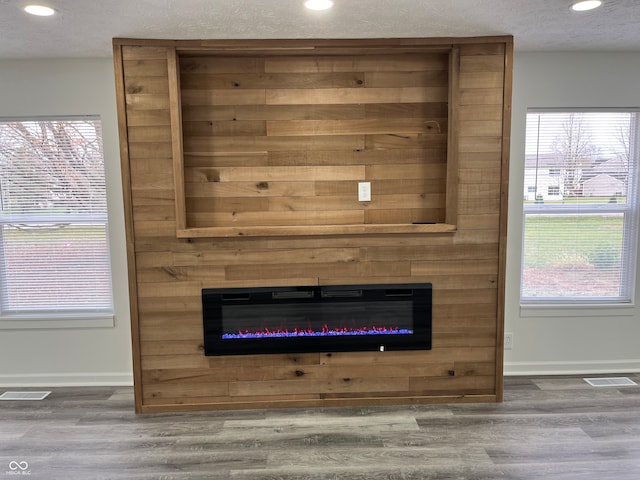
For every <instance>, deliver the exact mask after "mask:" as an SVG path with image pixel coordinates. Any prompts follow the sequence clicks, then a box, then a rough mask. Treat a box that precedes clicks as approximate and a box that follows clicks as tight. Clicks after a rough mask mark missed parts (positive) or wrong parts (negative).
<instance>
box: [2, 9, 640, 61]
mask: <svg viewBox="0 0 640 480" xmlns="http://www.w3.org/2000/svg"><path fill="white" fill-rule="evenodd" d="M41 3H44V4H47V5H50V6H52V7H54V8H55V9H56V10H57V11H58V14H57V15H55V16H53V17H49V18H38V17H32V16H30V15H27V14H25V13H24V12H23V11H22V7H23V6H24V5H25V4H26V0H0V58H5V59H8V58H52V57H108V56H111V53H112V47H111V39H112V38H114V37H126V38H164V39H218V38H233V39H248V38H255V39H261V38H283V39H285V38H392V37H446V36H454V37H466V36H484V35H513V36H514V39H515V48H516V50H520V51H532V50H538V51H540V50H546V51H549V50H563V51H566V50H583V51H614V50H618V51H619V50H636V51H640V0H604V4H603V6H602V7H600V8H599V9H596V10H593V11H590V12H583V13H577V12H573V11H572V10H570V8H569V6H570V5H571V3H572V2H571V0H334V4H335V5H334V7H333V8H332V9H331V10H328V11H324V12H312V11H309V10H307V9H305V8H304V6H303V0H225V1H222V0H101V1H99V0H43V1H42V2H41Z"/></svg>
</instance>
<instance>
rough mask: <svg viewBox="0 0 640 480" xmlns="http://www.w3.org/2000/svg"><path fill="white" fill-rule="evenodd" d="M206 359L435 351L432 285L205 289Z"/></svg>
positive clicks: (203, 295) (203, 296) (203, 291)
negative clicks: (266, 355)
mask: <svg viewBox="0 0 640 480" xmlns="http://www.w3.org/2000/svg"><path fill="white" fill-rule="evenodd" d="M202 311H203V326H204V351H205V355H211V356H213V355H246V354H264V353H304V352H344V351H372V350H375V351H386V350H430V349H431V284H430V283H416V284H401V285H396V284H393V285H330V286H299V287H273V288H264V287H260V288H223V289H214V288H205V289H203V290H202Z"/></svg>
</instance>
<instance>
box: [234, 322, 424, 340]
mask: <svg viewBox="0 0 640 480" xmlns="http://www.w3.org/2000/svg"><path fill="white" fill-rule="evenodd" d="M411 334H413V330H409V329H406V328H399V327H386V326H385V327H376V326H371V327H361V328H349V327H339V328H329V326H327V325H323V326H322V329H320V330H314V329H312V328H302V329H300V328H293V329H291V330H289V329H287V328H285V329H281V328H277V329H268V328H264V329H262V330H257V331H250V330H244V331H238V332H237V333H223V334H222V338H223V340H224V339H241V338H251V339H259V338H282V337H286V338H288V337H335V336H341V335H345V336H346V335H411Z"/></svg>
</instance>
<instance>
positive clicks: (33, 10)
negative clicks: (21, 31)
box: [24, 5, 56, 17]
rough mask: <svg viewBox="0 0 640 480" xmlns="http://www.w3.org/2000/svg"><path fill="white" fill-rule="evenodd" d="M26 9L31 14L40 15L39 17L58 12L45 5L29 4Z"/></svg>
mask: <svg viewBox="0 0 640 480" xmlns="http://www.w3.org/2000/svg"><path fill="white" fill-rule="evenodd" d="M24 11H25V12H27V13H30V14H31V15H38V16H39V17H49V16H51V15H53V14H54V13H56V11H55V10H54V9H53V8H51V7H47V6H45V5H27V6H26V7H24Z"/></svg>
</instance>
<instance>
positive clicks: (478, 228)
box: [114, 37, 512, 412]
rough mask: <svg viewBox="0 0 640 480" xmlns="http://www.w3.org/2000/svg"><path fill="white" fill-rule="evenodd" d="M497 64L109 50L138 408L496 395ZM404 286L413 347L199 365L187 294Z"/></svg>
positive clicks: (447, 51)
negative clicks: (423, 322)
mask: <svg viewBox="0 0 640 480" xmlns="http://www.w3.org/2000/svg"><path fill="white" fill-rule="evenodd" d="M283 52H286V54H285V53H283ZM511 57H512V39H511V37H487V38H475V39H469V38H464V39H402V40H322V41H315V40H291V41H284V40H281V41H259V42H258V41H221V40H218V41H213V40H212V41H164V40H155V41H150V40H129V39H115V40H114V61H115V72H116V83H117V91H118V95H117V99H118V112H119V122H120V125H119V126H120V137H121V157H122V166H123V183H124V191H125V209H126V212H125V213H126V221H127V247H128V262H129V272H130V293H131V317H132V318H131V320H132V333H133V335H132V338H133V352H134V379H135V392H136V411H138V412H159V411H178V410H197V409H228V408H260V407H274V406H276V407H277V406H282V407H284V406H329V405H354V404H391V403H401V402H402V403H425V402H427V403H428V402H445V401H447V402H449V401H500V400H501V398H502V335H503V332H502V323H503V318H502V315H503V313H502V302H503V290H504V285H503V281H504V280H503V279H504V246H505V236H506V233H505V232H506V186H507V167H508V144H509V130H508V125H509V121H510V117H509V115H510V94H511ZM358 181H370V182H371V184H372V201H371V202H366V203H365V204H363V202H358V201H357V182H358ZM413 222H435V223H434V224H431V223H430V224H429V225H427V226H425V225H423V224H421V225H417V226H416V225H414V224H413ZM408 282H430V283H432V284H433V349H432V350H430V351H410V352H354V353H349V352H345V353H322V352H319V353H310V354H275V355H249V356H227V357H205V356H204V354H203V345H202V343H203V335H202V306H201V296H200V295H201V289H202V288H217V287H248V286H277V285H316V284H327V285H328V284H334V285H336V284H351V283H356V284H357V283H367V284H372V283H408Z"/></svg>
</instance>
